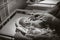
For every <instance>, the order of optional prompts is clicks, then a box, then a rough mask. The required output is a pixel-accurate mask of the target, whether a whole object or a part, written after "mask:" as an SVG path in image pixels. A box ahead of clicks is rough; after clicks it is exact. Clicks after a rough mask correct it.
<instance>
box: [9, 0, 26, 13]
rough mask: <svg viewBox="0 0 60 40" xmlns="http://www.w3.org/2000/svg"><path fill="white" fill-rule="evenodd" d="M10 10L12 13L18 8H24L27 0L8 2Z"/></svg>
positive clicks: (10, 0)
mask: <svg viewBox="0 0 60 40" xmlns="http://www.w3.org/2000/svg"><path fill="white" fill-rule="evenodd" d="M8 3H9V4H8V10H9V12H10V13H12V12H13V11H14V10H15V9H17V8H23V7H24V5H25V4H26V0H8Z"/></svg>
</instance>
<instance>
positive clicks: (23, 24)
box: [19, 18, 30, 26]
mask: <svg viewBox="0 0 60 40" xmlns="http://www.w3.org/2000/svg"><path fill="white" fill-rule="evenodd" d="M19 24H21V25H22V26H26V25H30V19H29V18H22V19H20V21H19Z"/></svg>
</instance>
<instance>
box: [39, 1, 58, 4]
mask: <svg viewBox="0 0 60 40" xmlns="http://www.w3.org/2000/svg"><path fill="white" fill-rule="evenodd" d="M39 3H46V4H57V3H58V1H41V2H39Z"/></svg>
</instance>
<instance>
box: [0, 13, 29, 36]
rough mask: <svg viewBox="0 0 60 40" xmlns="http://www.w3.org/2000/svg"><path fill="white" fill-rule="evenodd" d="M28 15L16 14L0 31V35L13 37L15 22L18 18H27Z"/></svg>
mask: <svg viewBox="0 0 60 40" xmlns="http://www.w3.org/2000/svg"><path fill="white" fill-rule="evenodd" d="M28 16H29V15H24V14H19V13H17V14H16V15H15V16H14V17H13V18H12V19H11V20H10V21H9V22H8V23H7V24H6V25H5V26H4V27H3V28H2V29H1V30H0V34H4V35H10V36H14V35H15V33H16V32H15V30H16V26H15V21H16V20H17V19H18V18H19V17H28Z"/></svg>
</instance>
